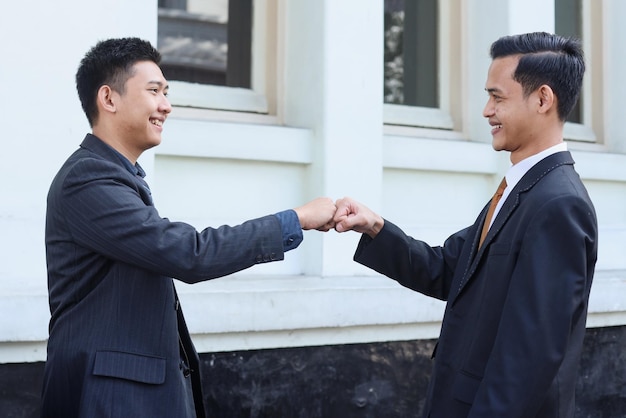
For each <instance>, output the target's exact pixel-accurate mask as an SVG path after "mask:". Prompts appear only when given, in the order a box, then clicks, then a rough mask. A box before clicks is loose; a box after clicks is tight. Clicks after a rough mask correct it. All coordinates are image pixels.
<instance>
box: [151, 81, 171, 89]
mask: <svg viewBox="0 0 626 418" xmlns="http://www.w3.org/2000/svg"><path fill="white" fill-rule="evenodd" d="M148 84H156V85H157V86H159V87H162V88H163V90H169V89H170V86H169V84H166V83H163V82H162V81H158V80H151V81H148Z"/></svg>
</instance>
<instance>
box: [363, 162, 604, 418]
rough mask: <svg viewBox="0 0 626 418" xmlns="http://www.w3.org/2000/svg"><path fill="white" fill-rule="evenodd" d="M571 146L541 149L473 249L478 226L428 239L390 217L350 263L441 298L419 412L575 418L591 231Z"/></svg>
mask: <svg viewBox="0 0 626 418" xmlns="http://www.w3.org/2000/svg"><path fill="white" fill-rule="evenodd" d="M573 164H574V161H573V159H572V157H571V155H570V153H569V152H559V153H556V154H553V155H551V156H548V157H546V158H545V159H544V160H542V161H540V162H539V163H538V164H536V165H535V166H534V167H533V168H531V169H530V170H529V171H528V172H527V173H526V174H525V175H524V177H523V178H522V179H521V180H520V182H519V183H518V184H517V185H516V186H515V187H514V189H513V190H512V191H511V194H510V195H509V197H508V198H507V200H506V201H505V202H504V204H503V206H502V208H501V210H500V212H499V214H498V215H497V217H496V218H495V220H494V222H493V224H492V227H491V229H490V230H489V233H488V235H487V236H486V238H485V242H484V243H483V245H482V246H481V247H480V249H478V240H479V237H480V233H481V228H482V224H483V222H484V219H485V216H486V212H487V208H488V205H487V206H485V208H484V209H483V211H482V212H481V213H480V215H479V216H478V218H477V219H476V222H475V223H474V225H472V226H470V227H468V228H466V229H464V230H462V231H459V232H457V233H456V234H454V235H452V236H451V237H449V238H448V239H447V240H446V241H445V243H444V245H443V246H439V247H431V246H429V245H427V244H426V243H424V242H422V241H418V240H415V239H413V238H411V237H408V236H407V235H405V234H404V233H403V232H402V231H401V230H400V229H399V228H398V227H397V226H395V225H393V224H392V223H390V222H387V221H385V225H384V227H383V230H382V231H381V232H380V233H379V234H378V235H377V236H376V238H375V239H373V240H372V239H371V238H369V237H368V236H365V235H364V236H363V237H362V238H361V241H360V243H359V246H358V248H357V251H356V254H355V260H356V261H358V262H360V263H362V264H364V265H366V266H368V267H370V268H372V269H374V270H376V271H378V272H380V273H383V274H385V275H387V276H389V277H391V278H393V279H396V280H397V281H398V282H399V283H401V284H402V285H404V286H406V287H409V288H411V289H414V290H417V291H419V292H422V293H424V294H426V295H430V296H433V297H436V298H439V299H442V300H446V301H447V303H446V309H445V314H444V318H443V322H442V328H441V334H440V337H439V340H438V343H437V346H436V348H435V353H433V356H434V366H433V372H432V376H431V381H430V384H429V390H428V394H427V401H426V405H425V411H424V416H426V417H432V418H456V417H489V418H498V417H506V418H516V417H546V418H547V417H559V418H571V417H573V416H574V391H575V385H576V374H577V367H578V362H579V356H580V352H581V349H582V341H583V336H584V333H585V321H586V315H587V303H588V299H589V291H590V288H591V282H592V278H593V273H594V268H595V263H596V258H597V248H598V240H597V235H598V230H597V221H596V215H595V211H594V207H593V205H592V203H591V200H590V199H589V196H588V194H587V191H586V190H585V187H584V186H583V184H582V182H581V180H580V178H579V176H578V174H577V173H576V172H575V170H574V168H573Z"/></svg>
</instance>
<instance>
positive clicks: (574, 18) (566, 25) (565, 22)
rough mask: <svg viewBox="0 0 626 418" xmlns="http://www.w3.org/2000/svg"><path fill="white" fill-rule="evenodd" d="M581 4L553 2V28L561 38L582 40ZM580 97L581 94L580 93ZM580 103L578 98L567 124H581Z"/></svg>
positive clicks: (562, 0) (576, 1) (567, 0)
mask: <svg viewBox="0 0 626 418" xmlns="http://www.w3.org/2000/svg"><path fill="white" fill-rule="evenodd" d="M581 14H582V4H581V3H580V0H555V4H554V17H555V22H554V28H555V32H556V33H557V34H559V35H562V36H571V37H574V38H578V39H581V40H582V37H583V34H582V21H581ZM581 96H582V92H581ZM581 101H582V97H581V98H579V100H578V102H577V103H576V106H574V109H573V110H572V113H571V114H570V116H569V117H568V119H567V121H568V122H574V123H581V122H582V115H581V111H582V110H581Z"/></svg>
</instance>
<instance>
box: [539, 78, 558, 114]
mask: <svg viewBox="0 0 626 418" xmlns="http://www.w3.org/2000/svg"><path fill="white" fill-rule="evenodd" d="M536 93H537V99H538V107H537V112H538V113H548V111H550V109H556V96H555V95H554V91H552V88H550V86H548V85H547V84H543V85H542V86H540V87H539V88H538V89H537V91H536Z"/></svg>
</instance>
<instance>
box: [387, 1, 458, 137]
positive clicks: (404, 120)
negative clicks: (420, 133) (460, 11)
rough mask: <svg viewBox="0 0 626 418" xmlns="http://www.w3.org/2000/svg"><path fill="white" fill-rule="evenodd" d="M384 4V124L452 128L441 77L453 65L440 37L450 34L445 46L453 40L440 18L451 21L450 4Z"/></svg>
mask: <svg viewBox="0 0 626 418" xmlns="http://www.w3.org/2000/svg"><path fill="white" fill-rule="evenodd" d="M384 1H385V3H384V5H385V6H384V11H385V14H384V84H383V89H384V90H383V91H384V93H383V97H384V103H385V106H384V113H385V114H384V121H385V123H386V124H388V125H408V126H420V127H427V128H438V129H452V128H453V122H452V118H451V116H450V114H449V113H448V112H447V110H448V109H445V107H446V103H444V100H443V99H442V98H443V97H445V91H442V90H444V89H445V86H444V84H445V83H444V80H442V74H443V71H444V70H447V68H448V63H447V62H446V61H445V57H446V54H445V53H444V52H445V51H443V50H442V49H441V46H442V42H441V37H442V34H445V35H443V36H444V39H445V41H444V43H445V42H447V41H448V40H449V35H448V34H447V30H448V29H449V25H450V24H449V22H447V19H440V15H441V16H447V14H446V9H447V7H448V2H446V1H443V2H442V1H439V0H384ZM442 8H443V10H442ZM444 47H445V45H444ZM442 57H444V59H442Z"/></svg>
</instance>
